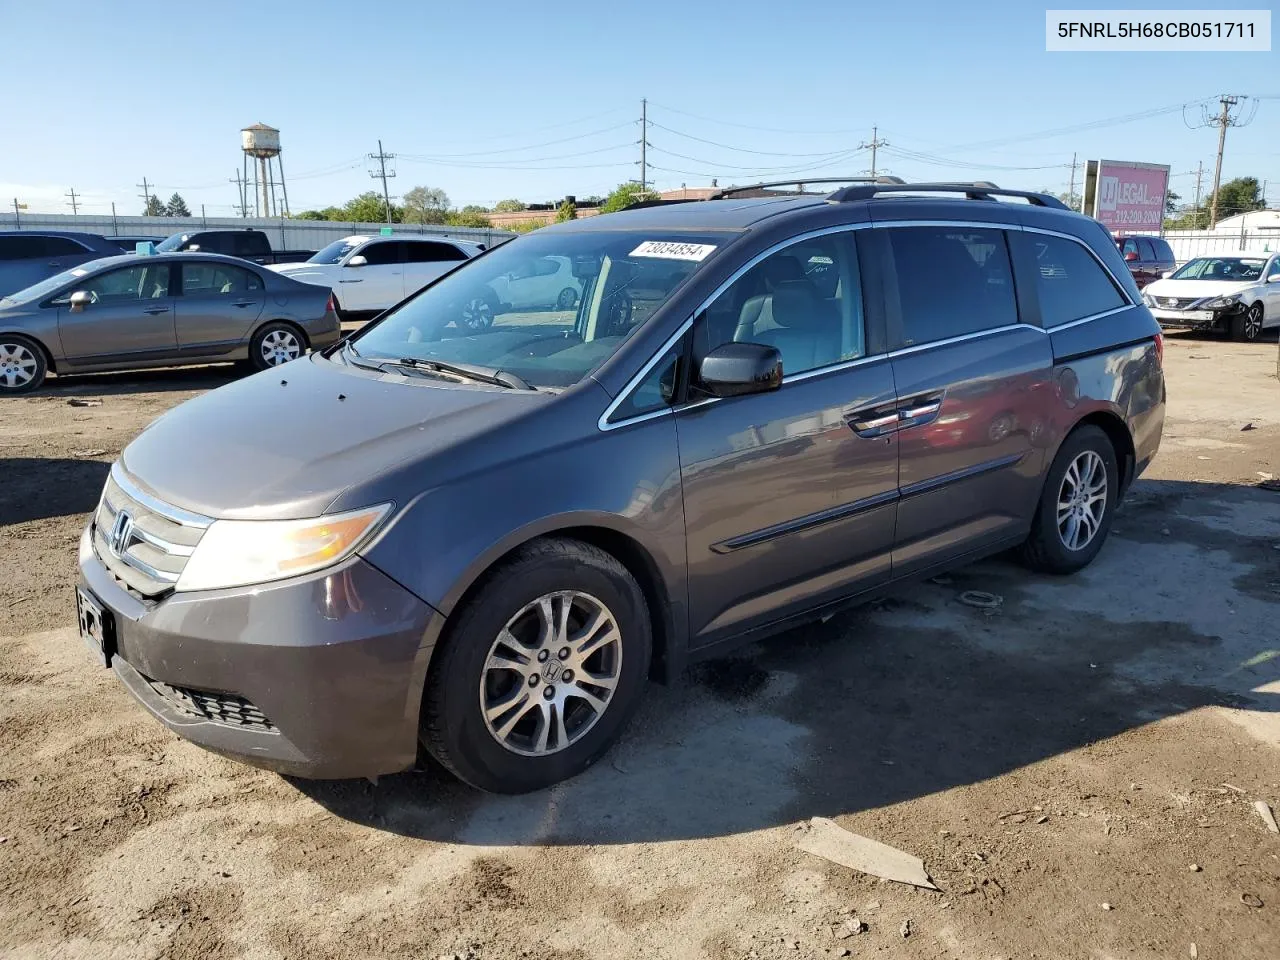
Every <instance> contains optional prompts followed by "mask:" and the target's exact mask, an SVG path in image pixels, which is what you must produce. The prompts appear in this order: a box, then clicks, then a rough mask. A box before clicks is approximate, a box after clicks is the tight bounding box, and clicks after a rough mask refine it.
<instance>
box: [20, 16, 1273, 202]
mask: <svg viewBox="0 0 1280 960" xmlns="http://www.w3.org/2000/svg"><path fill="white" fill-rule="evenodd" d="M1093 5H1096V0H1095V4H1093ZM1246 5H1247V4H1237V6H1246ZM1053 6H1054V7H1066V6H1068V4H1065V3H1061V2H1059V3H1055V4H1053ZM1080 6H1086V4H1080ZM1117 6H1128V5H1125V4H1118V5H1117ZM1178 6H1181V7H1187V8H1201V9H1203V8H1205V7H1212V6H1214V5H1213V4H1211V3H1203V2H1202V3H1200V4H1182V5H1171V4H1165V5H1164V6H1163V9H1169V8H1171V7H1178ZM1222 6H1224V7H1225V6H1226V5H1222ZM1254 6H1259V5H1258V4H1255V5H1254ZM1044 18H1045V5H1036V4H1028V3H1025V2H1021V3H1015V2H1009V0H992V2H989V3H986V4H983V5H972V4H963V3H954V2H910V0H906V2H899V3H887V4H885V3H877V4H865V3H864V4H858V3H850V2H848V0H845V2H840V3H832V2H828V0H810V2H808V3H806V4H804V5H803V7H802V8H801V7H798V6H794V5H789V4H778V3H770V4H764V3H760V2H758V0H741V2H739V3H737V4H732V5H726V4H695V3H689V2H684V3H670V2H665V0H652V2H650V3H646V4H613V3H603V2H599V0H596V2H578V0H565V2H547V0H544V2H541V3H529V2H508V0H487V2H483V3H431V2H426V3H424V2H416V3H409V2H391V0H371V2H364V3H352V2H351V0H346V2H341V3H338V2H330V0H309V2H305V3H302V2H294V0H256V2H252V3H249V2H241V0H218V2H205V3H163V4H157V3H155V2H154V0H153V2H149V3H134V2H131V0H112V2H109V3H108V2H88V0H84V2H78V3H68V2H57V0H46V2H41V3H31V2H29V0H0V36H5V37H6V38H7V40H6V43H5V55H4V65H5V76H6V78H7V96H6V97H5V107H4V110H3V112H2V113H0V124H2V126H0V206H6V205H8V204H10V203H11V202H12V200H11V198H12V197H13V196H14V195H16V196H18V197H19V199H20V200H22V201H24V202H26V203H28V204H29V206H30V208H31V209H32V210H33V211H35V210H43V211H47V212H70V208H69V205H68V204H67V200H66V197H64V196H63V194H65V192H66V191H67V190H68V189H69V188H71V187H74V188H75V189H76V190H77V191H78V192H79V193H81V194H83V195H84V200H85V203H86V204H87V206H86V207H83V208H82V211H85V210H87V211H91V212H109V210H110V203H111V202H112V201H115V202H116V204H117V208H118V210H119V212H120V213H122V214H124V213H138V212H140V207H141V200H140V199H138V198H137V196H136V195H137V194H138V193H139V192H140V191H139V190H138V188H136V187H135V186H134V185H135V184H137V183H140V182H141V180H142V178H143V176H146V177H147V179H148V180H149V181H150V182H153V183H155V184H158V187H157V190H158V191H159V192H160V193H161V194H162V195H164V196H166V197H167V196H168V195H169V194H170V193H172V192H174V190H178V191H180V192H181V193H182V194H183V196H184V197H185V198H186V200H187V202H188V204H189V205H190V206H191V207H192V209H193V210H195V211H196V212H197V213H198V212H199V207H200V205H201V204H205V205H206V207H207V210H208V213H209V215H210V216H213V215H220V216H227V215H230V213H231V209H232V206H233V204H234V203H235V202H236V190H235V187H234V186H233V185H232V184H231V183H230V182H228V181H229V180H230V179H231V177H232V176H233V174H234V172H235V171H236V170H238V169H239V168H240V153H239V130H240V128H241V127H244V126H247V125H248V124H251V123H254V122H258V121H261V122H264V123H268V124H271V125H272V126H275V127H278V128H279V129H280V130H281V141H282V144H283V147H284V164H285V174H286V177H287V179H288V182H289V198H290V205H291V206H292V208H293V209H294V210H295V211H297V210H299V209H303V208H306V207H314V206H323V205H327V204H331V203H333V204H340V203H342V202H343V201H345V200H346V199H347V198H349V197H351V196H353V195H354V194H356V193H359V192H360V191H363V190H367V189H370V188H372V187H373V186H374V185H375V183H374V181H373V180H371V179H370V177H369V175H368V172H367V171H368V169H369V168H370V162H369V161H368V159H367V158H366V157H365V155H366V154H368V153H369V152H370V151H373V150H375V149H376V146H377V140H378V138H379V137H380V138H381V139H382V141H383V144H384V146H385V148H386V149H387V150H388V151H389V152H394V153H396V154H398V159H397V160H396V161H395V164H394V167H395V169H396V173H397V177H396V179H395V180H394V181H392V193H393V194H399V193H402V192H404V191H405V190H407V189H409V188H410V187H412V186H414V185H418V184H423V185H428V186H436V187H441V188H443V189H444V190H445V191H446V192H447V193H448V195H449V197H450V198H451V199H452V201H453V202H454V203H455V204H458V205H461V204H465V203H481V204H486V205H489V204H492V203H494V202H495V201H497V200H500V199H502V198H504V197H519V198H521V199H524V200H526V201H539V200H548V199H552V198H557V197H561V196H563V195H565V194H570V193H572V194H576V195H578V196H586V195H590V194H593V193H607V192H608V191H609V189H611V188H612V187H613V186H614V185H616V184H617V183H619V182H620V181H623V180H626V179H629V178H633V177H637V176H638V166H637V165H636V164H635V161H636V160H637V159H638V157H639V147H638V146H637V145H636V143H635V141H637V140H638V139H639V136H640V128H639V124H638V118H639V113H640V100H641V98H642V97H647V98H648V99H649V102H650V110H649V119H650V120H651V121H653V125H652V126H651V127H650V128H649V131H648V140H649V143H651V144H652V145H653V146H652V149H651V150H650V151H649V161H650V163H651V164H652V165H653V169H652V171H651V174H652V177H653V179H654V180H655V181H656V184H657V186H658V187H659V188H667V187H678V186H680V185H681V184H682V183H687V184H689V185H690V186H695V185H703V184H706V183H708V182H709V181H710V179H711V178H712V177H713V176H715V177H718V178H719V180H720V183H721V184H725V183H729V182H751V181H755V180H759V179H778V178H781V177H783V176H790V175H792V174H795V173H799V172H801V171H802V170H807V171H809V175H810V176H818V175H822V174H826V175H830V176H837V175H842V174H845V175H848V174H853V173H859V172H861V171H863V170H865V169H866V168H867V167H868V166H869V162H870V157H869V155H868V154H867V152H866V151H857V148H858V146H859V144H861V143H863V142H865V141H868V140H870V139H871V131H872V127H873V126H876V127H878V128H879V134H880V136H881V137H882V138H884V139H885V140H887V141H888V142H889V146H888V147H886V148H885V149H884V150H883V151H881V153H880V156H879V158H878V166H879V168H880V170H881V171H883V172H891V173H893V174H896V175H899V176H903V177H906V178H908V179H989V180H994V181H995V182H997V183H1000V184H1001V185H1007V186H1020V187H1029V188H1040V187H1050V188H1052V189H1054V190H1065V189H1066V186H1067V181H1068V178H1069V175H1070V171H1069V169H1068V167H1069V164H1070V162H1071V155H1072V152H1073V151H1074V152H1076V153H1077V154H1078V156H1079V158H1080V159H1081V160H1083V159H1085V158H1098V157H1106V158H1108V159H1122V160H1142V161H1148V162H1157V163H1168V164H1170V165H1171V166H1172V167H1173V173H1174V174H1175V175H1180V174H1181V176H1176V179H1175V180H1174V181H1173V188H1174V189H1175V190H1177V191H1179V192H1180V193H1182V194H1183V195H1185V196H1187V197H1190V195H1191V193H1192V192H1193V191H1194V176H1187V175H1185V174H1186V173H1187V172H1188V171H1194V170H1195V168H1196V164H1197V162H1198V161H1203V162H1204V164H1205V167H1206V177H1205V180H1206V189H1207V184H1208V182H1209V180H1210V178H1211V176H1212V164H1213V159H1214V153H1215V150H1216V147H1217V138H1216V133H1215V131H1214V130H1210V129H1198V130H1191V129H1188V127H1187V125H1186V124H1187V122H1191V123H1195V122H1198V121H1199V120H1200V109H1199V107H1198V106H1192V107H1189V108H1188V109H1187V110H1186V111H1185V120H1184V115H1183V112H1182V111H1179V110H1177V109H1174V110H1172V111H1171V112H1163V113H1155V112H1154V111H1157V110H1158V109H1159V108H1168V107H1173V106H1175V105H1177V104H1180V103H1184V102H1189V101H1196V100H1201V99H1203V98H1216V96H1217V95H1218V94H1220V93H1224V92H1226V93H1237V94H1245V95H1249V96H1251V97H1255V98H1256V97H1271V98H1272V99H1260V100H1257V101H1256V115H1255V116H1254V119H1253V122H1252V123H1251V124H1250V125H1249V126H1245V127H1240V128H1235V129H1232V130H1230V131H1229V133H1228V137H1227V159H1226V164H1225V167H1224V179H1225V178H1228V177H1232V176H1239V175H1253V176H1257V177H1258V178H1259V179H1268V180H1270V184H1269V193H1270V195H1271V201H1272V204H1273V205H1276V204H1280V53H1278V52H1271V53H1240V54H1230V53H1206V54H1192V53H1109V54H1107V53H1046V52H1045V50H1044V22H1045V19H1044ZM1277 48H1278V49H1280V45H1277ZM1254 106H1255V101H1246V102H1245V105H1244V107H1245V109H1244V115H1245V117H1248V116H1249V115H1250V114H1251V113H1252V112H1253V110H1254ZM1143 114H1146V116H1140V118H1139V119H1133V120H1130V121H1129V122H1125V123H1112V124H1106V125H1095V126H1094V127H1093V128H1092V129H1077V130H1075V131H1073V132H1069V133H1058V134H1055V135H1050V136H1046V135H1045V134H1046V133H1049V132H1052V131H1060V130H1062V129H1063V128H1069V127H1081V126H1083V125H1086V124H1094V123H1095V122H1096V121H1103V120H1112V119H1115V118H1119V117H1127V116H1133V115H1143ZM850 151H854V152H850ZM940 161H942V162H940ZM1011 167H1013V168H1039V169H1008V168H1011Z"/></svg>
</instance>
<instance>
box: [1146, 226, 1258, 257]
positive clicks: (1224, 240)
mask: <svg viewBox="0 0 1280 960" xmlns="http://www.w3.org/2000/svg"><path fill="white" fill-rule="evenodd" d="M1135 232H1136V231H1126V235H1132V234H1133V233H1135ZM1138 235H1139V236H1141V234H1138ZM1147 235H1148V236H1153V237H1154V236H1163V237H1164V238H1165V240H1167V241H1169V246H1170V247H1172V248H1173V258H1174V259H1175V260H1176V261H1177V262H1178V264H1179V265H1182V264H1184V263H1186V262H1187V261H1188V260H1193V259H1195V258H1196V257H1207V256H1213V255H1215V254H1218V255H1226V254H1233V253H1237V254H1238V253H1280V230H1275V229H1272V230H1267V229H1263V230H1241V231H1240V232H1238V233H1236V232H1230V233H1227V232H1223V231H1219V230H1166V231H1165V232H1164V233H1163V234H1157V233H1155V232H1154V231H1153V232H1151V233H1149V234H1147Z"/></svg>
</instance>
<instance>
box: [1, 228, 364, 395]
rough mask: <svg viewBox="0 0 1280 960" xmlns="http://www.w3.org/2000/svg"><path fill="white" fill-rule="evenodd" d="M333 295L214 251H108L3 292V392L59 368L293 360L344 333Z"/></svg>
mask: <svg viewBox="0 0 1280 960" xmlns="http://www.w3.org/2000/svg"><path fill="white" fill-rule="evenodd" d="M340 336H341V328H340V325H339V322H338V316H337V313H336V311H335V310H334V301H333V297H332V294H331V292H330V291H329V289H328V288H326V287H317V286H315V285H313V284H308V283H299V282H298V281H296V280H291V279H289V278H288V277H286V276H282V275H280V274H277V273H273V272H272V271H270V270H264V269H261V268H260V267H258V265H257V264H253V263H249V262H247V261H245V260H239V259H237V258H235V257H223V256H217V255H214V254H194V253H175V254H156V255H152V256H137V255H127V256H120V257H105V258H103V259H101V260H94V261H91V262H89V263H85V264H81V265H80V266H78V267H74V268H72V269H70V270H66V271H63V272H62V273H59V274H57V275H55V276H52V277H50V278H49V279H47V280H43V281H41V282H40V283H37V284H35V285H34V286H30V287H27V288H26V289H25V290H19V291H18V292H17V293H12V294H10V295H9V296H7V297H4V298H2V299H0V396H4V395H11V394H16V393H27V392H30V391H32V390H35V389H36V388H38V387H39V386H40V385H41V383H43V382H44V379H45V376H46V374H48V373H49V371H54V372H56V373H59V374H62V373H88V372H97V371H103V370H129V369H141V368H145V367H168V366H177V365H184V364H201V363H217V362H223V361H228V360H237V361H247V362H248V363H249V364H251V365H252V366H254V367H255V368H256V369H259V370H265V369H266V368H268V367H273V366H278V365H279V364H281V363H287V362H288V361H290V360H293V359H295V358H296V357H299V356H301V355H302V354H304V353H306V352H307V350H308V349H311V348H320V347H325V346H328V345H329V344H331V343H333V342H335V341H336V340H338V338H339V337H340Z"/></svg>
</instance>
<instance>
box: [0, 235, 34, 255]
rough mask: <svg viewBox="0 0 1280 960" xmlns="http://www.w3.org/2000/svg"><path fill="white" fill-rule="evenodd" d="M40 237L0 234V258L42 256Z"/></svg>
mask: <svg viewBox="0 0 1280 960" xmlns="http://www.w3.org/2000/svg"><path fill="white" fill-rule="evenodd" d="M42 240H43V238H42V237H5V236H0V260H32V259H34V258H36V257H39V256H43V252H42V251H43V244H42V243H41V241H42Z"/></svg>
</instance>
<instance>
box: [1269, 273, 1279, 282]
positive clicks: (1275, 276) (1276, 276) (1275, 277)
mask: <svg viewBox="0 0 1280 960" xmlns="http://www.w3.org/2000/svg"><path fill="white" fill-rule="evenodd" d="M1267 283H1280V273H1273V274H1272V275H1271V276H1269V277H1267Z"/></svg>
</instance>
